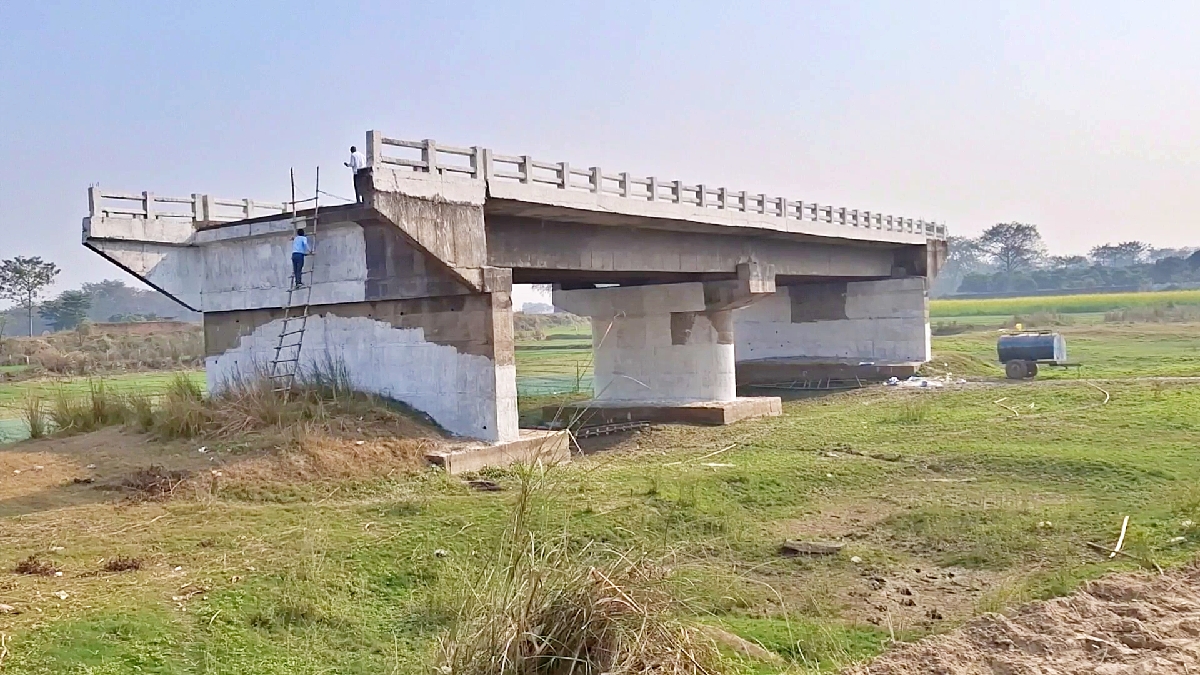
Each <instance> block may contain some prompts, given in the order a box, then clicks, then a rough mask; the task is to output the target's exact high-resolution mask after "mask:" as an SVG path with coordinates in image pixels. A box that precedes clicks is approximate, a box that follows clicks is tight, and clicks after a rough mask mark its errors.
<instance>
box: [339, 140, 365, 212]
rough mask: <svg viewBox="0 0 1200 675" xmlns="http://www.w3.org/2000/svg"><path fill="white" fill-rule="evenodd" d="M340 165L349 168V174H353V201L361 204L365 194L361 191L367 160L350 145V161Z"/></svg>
mask: <svg viewBox="0 0 1200 675" xmlns="http://www.w3.org/2000/svg"><path fill="white" fill-rule="evenodd" d="M342 164H345V165H346V166H348V167H350V173H352V174H354V199H355V201H357V202H358V203H359V204H361V203H363V201H364V199H363V193H364V192H366V190H364V189H363V181H364V180H366V178H367V172H366V168H367V160H366V159H365V158H364V157H363V156H362V153H361V152H359V151H358V148H356V147H354V146H353V145H352V146H350V161H349V162H342Z"/></svg>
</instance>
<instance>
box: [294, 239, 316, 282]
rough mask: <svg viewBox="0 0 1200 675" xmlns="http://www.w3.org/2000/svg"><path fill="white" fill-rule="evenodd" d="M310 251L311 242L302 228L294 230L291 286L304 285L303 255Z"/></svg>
mask: <svg viewBox="0 0 1200 675" xmlns="http://www.w3.org/2000/svg"><path fill="white" fill-rule="evenodd" d="M311 253H312V244H311V243H310V242H309V241H308V237H306V236H305V235H304V228H303V227H302V228H300V229H298V230H296V238H295V239H293V240H292V288H303V286H304V257H305V256H307V255H309V254H311Z"/></svg>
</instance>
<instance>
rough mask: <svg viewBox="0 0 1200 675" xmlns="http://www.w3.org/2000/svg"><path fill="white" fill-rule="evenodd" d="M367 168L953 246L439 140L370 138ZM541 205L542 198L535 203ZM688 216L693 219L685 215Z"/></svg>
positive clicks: (785, 205)
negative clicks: (742, 215) (870, 232)
mask: <svg viewBox="0 0 1200 675" xmlns="http://www.w3.org/2000/svg"><path fill="white" fill-rule="evenodd" d="M367 165H368V166H372V167H374V166H386V167H406V168H408V169H411V170H412V171H416V172H423V173H434V174H438V175H442V176H446V175H457V176H462V177H467V178H473V179H479V180H484V181H487V182H488V183H489V185H490V184H492V183H507V184H510V185H511V184H523V185H528V186H531V188H533V187H538V188H541V187H546V186H550V187H555V188H558V189H560V190H564V191H572V192H590V193H593V194H596V195H604V196H609V197H623V198H627V199H630V200H637V201H643V202H659V203H665V204H670V203H674V204H679V205H682V206H686V207H690V208H696V207H699V208H701V209H713V210H714V211H731V212H740V213H745V214H758V215H761V216H767V217H775V218H780V219H784V220H792V221H809V222H814V223H824V224H830V225H840V226H845V227H852V228H859V229H860V230H878V231H881V232H899V233H906V234H918V235H919V234H924V235H925V237H926V238H928V239H933V240H945V239H946V236H947V231H946V226H945V225H944V224H942V223H935V222H931V221H926V220H924V219H920V218H907V217H902V216H894V215H887V214H883V213H880V212H877V211H868V210H860V209H850V208H847V207H839V206H833V205H830V204H820V203H818V202H808V201H802V200H794V199H789V198H787V197H772V196H768V195H766V194H762V193H759V194H753V193H748V192H747V191H745V190H737V191H735V190H730V189H728V188H724V187H711V186H708V185H704V184H697V185H691V184H688V183H684V182H683V181H679V180H663V179H660V178H657V177H655V176H648V177H645V178H642V177H635V176H633V175H631V174H629V173H628V172H621V173H606V172H605V171H604V170H602V169H601V168H600V167H597V166H592V167H588V168H586V169H585V168H580V167H575V166H572V165H571V163H570V162H544V161H540V160H536V159H534V158H532V157H530V156H529V155H519V156H518V155H501V154H497V153H494V152H492V151H491V150H489V149H488V148H483V147H480V146H472V147H469V148H468V147H457V146H449V145H442V144H439V143H437V142H436V141H434V140H432V139H425V140H421V141H412V140H403V139H398V138H390V137H387V136H384V135H383V134H381V133H380V132H378V131H368V132H367ZM535 201H536V199H535ZM680 217H681V218H686V217H687V215H686V214H681V216H680Z"/></svg>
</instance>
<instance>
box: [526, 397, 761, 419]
mask: <svg viewBox="0 0 1200 675" xmlns="http://www.w3.org/2000/svg"><path fill="white" fill-rule="evenodd" d="M782 412H783V408H782V403H781V401H780V399H779V397H778V396H755V397H739V398H735V399H733V400H732V401H694V402H676V401H581V402H579V403H572V404H568V405H566V406H563V407H561V408H560V407H559V406H548V407H546V408H544V409H543V410H542V415H543V418H544V419H551V418H553V417H555V416H557V417H558V418H559V419H568V420H578V421H579V422H580V423H582V424H584V425H593V424H616V423H619V422H654V423H658V424H699V425H710V426H720V425H724V424H733V423H734V422H740V421H741V420H746V419H752V418H755V417H776V416H778V415H780V414H782Z"/></svg>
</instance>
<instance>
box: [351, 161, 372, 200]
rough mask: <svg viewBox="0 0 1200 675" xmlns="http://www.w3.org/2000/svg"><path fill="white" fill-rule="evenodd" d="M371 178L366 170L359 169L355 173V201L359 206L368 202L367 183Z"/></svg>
mask: <svg viewBox="0 0 1200 675" xmlns="http://www.w3.org/2000/svg"><path fill="white" fill-rule="evenodd" d="M370 176H371V175H370V174H369V173H367V170H366V169H359V170H358V171H355V172H354V201H356V202H358V203H359V204H361V203H363V202H365V201H366V194H367V181H368V179H369V178H370Z"/></svg>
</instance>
